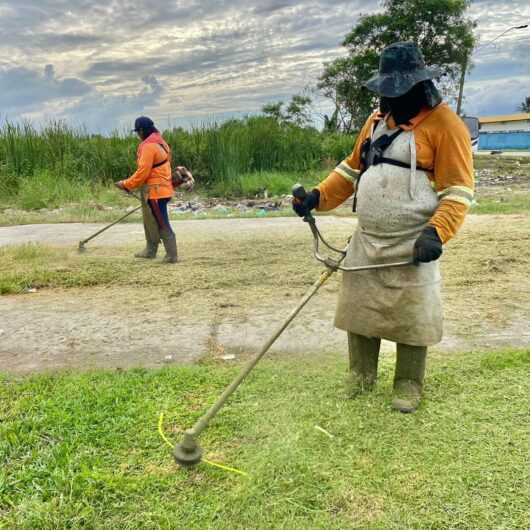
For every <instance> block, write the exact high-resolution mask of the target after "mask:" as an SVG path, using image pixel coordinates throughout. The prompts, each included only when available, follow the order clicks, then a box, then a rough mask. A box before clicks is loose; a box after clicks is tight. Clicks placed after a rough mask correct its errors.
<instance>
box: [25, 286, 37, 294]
mask: <svg viewBox="0 0 530 530" xmlns="http://www.w3.org/2000/svg"><path fill="white" fill-rule="evenodd" d="M36 292H38V289H37V288H35V287H28V288H27V289H26V293H36Z"/></svg>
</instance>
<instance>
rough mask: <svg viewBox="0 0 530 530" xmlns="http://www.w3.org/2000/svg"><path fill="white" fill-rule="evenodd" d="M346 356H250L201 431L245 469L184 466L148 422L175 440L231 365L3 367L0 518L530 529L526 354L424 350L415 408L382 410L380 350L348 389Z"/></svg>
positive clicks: (4, 521) (385, 380) (104, 523)
mask: <svg viewBox="0 0 530 530" xmlns="http://www.w3.org/2000/svg"><path fill="white" fill-rule="evenodd" d="M344 369H345V359H344V358H342V357H341V358H337V357H336V356H328V357H324V358H313V357H311V356H309V357H307V358H305V359H303V360H301V359H293V360H289V359H287V360H286V359H280V358H277V359H274V360H265V361H263V362H262V364H260V365H259V366H258V367H257V369H256V370H255V372H254V373H253V374H252V375H251V377H250V379H249V380H248V381H247V382H245V383H244V385H243V386H242V387H241V388H240V389H239V390H238V392H237V393H236V395H235V396H234V397H233V398H232V400H231V401H230V403H229V405H228V406H227V407H226V408H224V409H223V410H222V412H221V413H220V415H219V416H218V418H217V419H216V420H214V422H213V423H212V424H211V426H210V427H209V429H208V430H207V431H206V432H205V433H204V435H203V437H202V439H201V443H202V445H203V447H204V449H205V451H206V455H207V456H208V457H209V458H210V459H211V460H213V461H217V462H222V463H225V464H227V465H231V466H235V467H237V468H239V469H241V470H244V471H246V472H247V473H248V474H249V475H250V476H249V477H248V478H245V477H240V476H238V475H234V474H230V473H226V472H223V471H221V470H218V469H215V468H212V467H210V466H208V465H206V464H201V465H200V466H199V467H198V468H197V469H195V470H192V471H183V470H181V469H179V468H177V467H176V466H175V464H174V463H173V461H172V458H171V454H170V452H169V449H168V448H167V447H166V446H165V445H164V443H163V442H162V440H161V439H160V437H159V436H158V434H157V419H158V415H159V413H160V412H165V415H166V420H165V426H166V427H165V428H166V433H167V435H168V437H169V438H170V439H172V440H175V441H176V440H178V439H179V438H180V435H181V432H182V430H183V429H185V428H188V427H189V426H191V425H192V424H193V422H194V421H195V420H196V419H197V418H198V416H199V415H200V414H201V413H202V412H203V411H204V410H205V409H206V407H208V406H209V405H210V404H211V403H212V401H213V400H214V399H215V398H216V397H217V395H218V394H219V393H220V392H221V390H222V389H223V388H224V387H225V385H226V384H227V383H228V382H229V381H230V380H231V378H232V377H233V376H234V375H235V373H236V371H237V370H238V368H237V367H230V368H227V367H225V366H221V365H218V364H213V363H205V364H203V365H199V366H192V367H179V368H166V369H163V370H160V371H147V370H133V371H130V372H96V373H85V374H70V373H62V374H56V375H39V376H33V377H30V378H24V379H12V378H10V377H8V376H5V377H4V378H3V379H1V380H0V392H1V397H2V399H1V400H0V418H1V423H0V462H1V464H2V466H1V469H0V527H3V528H9V529H11V528H13V529H37V528H38V529H39V530H41V529H42V530H45V529H54V530H55V529H66V528H69V529H75V528H109V529H115V528H120V529H134V530H137V529H143V528H145V529H152V528H167V529H169V528H201V529H216V528H218V529H227V528H229V529H250V528H256V529H261V528H263V529H265V528H267V529H268V528H270V529H277V528H285V529H307V528H315V529H317V528H322V529H324V528H325V529H345V528H362V529H372V530H375V529H385V530H386V529H388V528H392V529H409V528H418V529H419V528H422V529H423V528H429V529H444V530H445V529H462V530H464V529H465V530H471V529H480V530H486V529H495V530H499V529H506V530H507V529H522V528H528V498H529V493H530V492H529V484H530V475H529V471H528V454H529V451H530V436H529V431H528V410H527V406H526V403H527V399H528V395H529V392H530V383H529V379H528V371H529V369H530V354H529V352H516V351H515V352H513V351H512V352H496V353H492V354H481V353H478V352H475V353H473V354H469V355H460V356H458V357H457V358H454V359H451V360H442V359H439V358H438V359H433V360H432V361H431V364H430V370H429V374H428V380H427V385H426V389H425V399H424V401H423V403H422V406H421V408H420V410H419V411H418V413H416V414H415V415H411V416H405V415H400V414H397V413H393V412H391V411H390V408H389V404H390V396H391V378H392V363H391V361H390V360H385V361H384V362H383V365H382V369H381V378H380V381H379V384H378V387H377V389H376V390H375V392H373V393H372V394H368V395H366V396H362V397H361V398H359V399H357V400H354V401H348V400H344V399H343V398H342V397H341V392H340V386H341V385H340V381H341V378H342V375H343V371H344ZM315 426H319V427H321V428H323V429H325V430H327V431H328V432H329V433H331V434H332V436H333V439H330V438H328V436H326V435H325V434H323V433H322V432H321V431H319V430H317V429H316V428H315Z"/></svg>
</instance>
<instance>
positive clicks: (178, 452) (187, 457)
mask: <svg viewBox="0 0 530 530" xmlns="http://www.w3.org/2000/svg"><path fill="white" fill-rule="evenodd" d="M305 195H306V192H305V190H304V188H303V187H302V186H301V185H299V184H297V185H295V186H294V188H293V196H294V197H295V198H297V199H299V200H303V199H304V198H305ZM304 221H305V222H307V223H308V224H309V226H310V228H311V233H312V234H313V239H314V245H315V251H314V254H315V258H316V259H317V260H318V261H319V262H321V263H323V264H324V265H326V270H325V271H324V272H323V273H322V274H321V275H320V278H318V280H317V281H316V282H315V283H314V284H313V285H312V286H311V287H310V289H309V290H308V291H307V293H306V294H305V295H304V297H303V298H302V300H300V302H299V304H298V305H297V306H296V307H295V308H294V309H293V311H292V312H291V314H290V315H289V316H288V317H287V318H286V319H285V321H284V322H283V324H281V326H280V327H279V328H278V329H277V330H276V332H275V333H274V334H273V335H272V336H271V338H270V339H269V340H268V341H267V342H266V343H265V345H264V346H263V348H262V349H261V351H260V352H259V353H258V354H257V355H256V356H255V357H254V358H252V359H251V360H250V361H249V362H248V364H247V365H246V366H245V367H244V368H243V370H242V371H241V373H240V374H239V375H238V376H237V377H236V378H235V379H234V380H233V381H232V383H231V384H230V385H229V386H228V387H227V388H226V390H225V391H224V392H223V393H222V394H221V396H220V397H219V398H218V399H217V401H216V402H215V403H214V404H213V405H212V406H211V407H210V409H209V410H208V411H207V412H206V414H204V415H203V416H202V417H201V418H199V420H198V421H197V422H196V423H195V425H194V426H193V427H192V428H191V429H189V430H187V431H186V432H185V433H184V437H183V439H182V441H181V442H180V443H178V444H177V445H176V446H175V447H174V449H173V457H174V458H175V461H176V462H177V464H179V465H180V466H182V467H193V466H195V465H197V464H198V463H199V462H200V461H201V459H202V449H201V447H200V445H199V443H198V441H197V438H198V437H199V435H200V434H201V433H202V432H203V431H204V430H205V429H206V428H207V427H208V424H209V423H210V421H211V420H212V419H213V418H214V417H215V416H216V415H217V413H218V412H219V410H221V408H222V407H223V406H224V405H225V403H226V402H227V400H228V398H229V397H230V396H231V395H232V394H233V393H234V392H235V390H236V389H237V388H238V387H239V385H240V384H241V383H242V382H243V380H244V379H245V378H246V377H247V375H248V374H249V373H250V372H251V371H252V370H253V369H254V367H255V366H256V365H257V364H258V362H259V361H260V360H261V358H262V357H263V356H264V355H265V354H266V353H267V352H268V351H269V349H270V348H271V346H272V345H273V344H274V343H275V342H276V339H278V337H279V336H280V335H281V334H282V333H283V332H284V331H285V329H286V328H287V327H288V326H289V324H290V323H291V322H292V321H293V320H294V319H295V318H296V316H297V315H298V313H300V311H301V310H302V309H303V308H304V306H305V305H306V304H307V303H308V302H309V300H311V298H313V296H314V295H315V294H316V293H317V291H318V290H319V289H320V288H321V287H322V286H323V285H324V284H325V283H326V282H327V281H328V280H329V278H330V277H331V276H332V275H333V274H334V273H335V272H336V271H337V270H343V271H348V272H354V271H364V270H373V269H388V268H390V267H404V266H405V265H411V264H413V261H412V260H411V261H407V262H398V263H387V264H384V265H367V266H362V267H342V266H341V263H342V262H343V260H344V259H345V258H346V250H339V249H336V248H335V247H333V246H331V245H329V244H328V243H327V242H326V241H325V240H324V238H323V237H322V235H321V233H320V231H319V230H318V228H317V226H316V220H315V218H314V217H313V215H312V214H311V213H308V214H307V215H306V216H305V217H304ZM319 241H321V242H322V243H323V244H324V245H325V246H326V247H327V248H329V249H330V250H332V251H333V252H336V253H337V254H338V257H337V258H335V259H333V258H329V257H324V256H322V255H321V254H320V252H319Z"/></svg>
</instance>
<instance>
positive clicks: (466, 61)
mask: <svg viewBox="0 0 530 530" xmlns="http://www.w3.org/2000/svg"><path fill="white" fill-rule="evenodd" d="M527 27H528V24H523V25H522V26H512V27H511V28H508V29H506V30H504V31H503V32H502V33H500V34H499V35H497V36H496V37H495V38H494V39H493V40H491V41H489V42H486V44H483V45H482V46H478V47H477V48H476V49H477V50H478V48H482V47H483V46H489V45H490V44H492V43H494V42H495V41H496V40H497V39H499V38H500V37H502V36H503V35H506V33H508V32H509V31H513V30H514V29H525V28H527ZM471 53H473V51H471ZM471 53H470V54H469V55H466V56H465V58H464V62H463V63H462V72H461V74H460V87H459V90H458V102H457V104H456V113H457V114H458V115H459V116H460V114H461V112H462V101H463V99H464V83H465V81H466V73H467V68H468V65H469V60H470V57H471Z"/></svg>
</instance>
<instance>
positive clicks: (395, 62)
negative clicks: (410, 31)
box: [364, 42, 442, 98]
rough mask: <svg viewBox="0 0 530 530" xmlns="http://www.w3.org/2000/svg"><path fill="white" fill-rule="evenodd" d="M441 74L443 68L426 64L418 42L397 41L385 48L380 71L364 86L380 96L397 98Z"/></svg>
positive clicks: (380, 62)
mask: <svg viewBox="0 0 530 530" xmlns="http://www.w3.org/2000/svg"><path fill="white" fill-rule="evenodd" d="M441 75H442V70H441V69H439V68H430V67H427V66H426V65H425V60H424V59H423V55H422V53H421V51H420V50H419V48H418V47H417V46H416V44H414V43H413V42H395V43H394V44H391V45H390V46H387V47H386V48H385V49H384V50H383V52H382V53H381V59H380V61H379V72H378V73H377V74H376V75H374V76H373V77H372V78H370V79H369V80H368V81H367V82H366V83H365V84H364V86H365V87H366V88H367V89H368V90H370V91H371V92H375V93H376V94H378V95H379V96H383V97H387V98H397V97H399V96H402V95H403V94H406V93H407V92H408V91H409V90H410V89H411V88H412V87H413V86H414V85H417V84H418V83H421V82H422V81H427V80H430V79H433V78H435V77H440V76H441Z"/></svg>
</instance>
